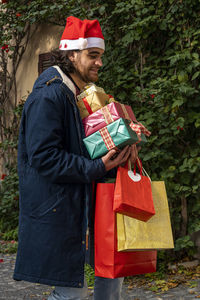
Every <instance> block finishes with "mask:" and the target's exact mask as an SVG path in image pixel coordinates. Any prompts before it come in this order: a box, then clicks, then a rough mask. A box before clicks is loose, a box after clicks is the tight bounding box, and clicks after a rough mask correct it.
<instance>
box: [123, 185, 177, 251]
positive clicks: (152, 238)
mask: <svg viewBox="0 0 200 300" xmlns="http://www.w3.org/2000/svg"><path fill="white" fill-rule="evenodd" d="M151 186H152V194H153V200H154V205H155V212H156V213H155V215H154V216H153V217H152V218H151V219H150V220H149V221H147V222H142V221H139V220H136V219H133V218H130V217H127V216H123V215H121V214H117V241H118V245H117V249H118V251H130V250H147V249H157V250H158V249H172V248H174V242H173V236H172V228H171V222H170V214H169V207H168V201H167V194H166V189H165V183H164V181H152V183H151Z"/></svg>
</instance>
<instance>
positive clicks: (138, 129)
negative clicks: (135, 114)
mask: <svg viewBox="0 0 200 300" xmlns="http://www.w3.org/2000/svg"><path fill="white" fill-rule="evenodd" d="M129 126H130V127H131V129H132V130H133V131H135V133H136V134H137V137H138V141H137V142H136V143H135V144H138V143H140V142H141V140H142V138H141V134H142V130H141V127H140V125H138V124H134V123H133V122H131V123H130V125H129Z"/></svg>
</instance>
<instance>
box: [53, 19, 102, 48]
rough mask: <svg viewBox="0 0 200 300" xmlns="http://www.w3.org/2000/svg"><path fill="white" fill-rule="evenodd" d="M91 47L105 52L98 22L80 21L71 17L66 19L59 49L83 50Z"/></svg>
mask: <svg viewBox="0 0 200 300" xmlns="http://www.w3.org/2000/svg"><path fill="white" fill-rule="evenodd" d="M92 47H95V48H100V49H103V50H105V43H104V37H103V34H102V31H101V27H100V24H99V21H98V20H83V21H82V20H80V19H78V18H75V17H73V16H70V17H68V18H67V23H66V26H65V29H64V32H63V35H62V37H61V41H60V45H59V49H60V50H83V49H88V48H92Z"/></svg>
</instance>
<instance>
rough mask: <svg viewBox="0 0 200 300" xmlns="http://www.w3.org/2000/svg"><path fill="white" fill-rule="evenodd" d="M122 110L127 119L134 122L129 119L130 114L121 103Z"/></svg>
mask: <svg viewBox="0 0 200 300" xmlns="http://www.w3.org/2000/svg"><path fill="white" fill-rule="evenodd" d="M121 108H122V110H123V113H124V117H125V119H127V120H130V121H132V120H131V118H130V117H129V114H128V112H127V110H126V107H125V105H124V104H122V103H121Z"/></svg>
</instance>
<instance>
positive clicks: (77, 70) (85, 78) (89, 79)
mask: <svg viewBox="0 0 200 300" xmlns="http://www.w3.org/2000/svg"><path fill="white" fill-rule="evenodd" d="M80 65H81V61H80V59H78V61H77V62H76V63H74V68H75V72H74V73H75V74H76V76H77V77H79V79H80V80H81V81H83V82H85V83H89V82H96V81H97V80H98V79H99V78H98V73H96V74H95V76H90V71H91V70H92V69H93V68H92V67H91V68H90V69H88V70H87V72H86V71H85V72H84V68H83V71H81V69H80Z"/></svg>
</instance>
